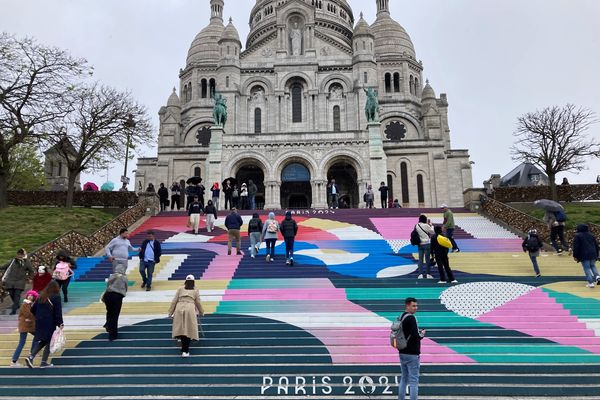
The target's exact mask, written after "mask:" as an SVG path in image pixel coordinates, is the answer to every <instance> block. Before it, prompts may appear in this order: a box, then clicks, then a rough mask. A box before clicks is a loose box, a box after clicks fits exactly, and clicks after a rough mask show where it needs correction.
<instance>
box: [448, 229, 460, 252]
mask: <svg viewBox="0 0 600 400" xmlns="http://www.w3.org/2000/svg"><path fill="white" fill-rule="evenodd" d="M446 237H447V238H448V239H449V240H450V242H451V243H452V250H458V245H457V244H456V241H455V240H454V228H446Z"/></svg>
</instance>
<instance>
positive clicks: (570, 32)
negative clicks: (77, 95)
mask: <svg viewBox="0 0 600 400" xmlns="http://www.w3.org/2000/svg"><path fill="white" fill-rule="evenodd" d="M348 2H349V3H350V5H351V6H352V7H353V9H354V14H355V17H356V19H358V14H359V13H360V12H361V11H363V12H364V13H365V18H366V19H367V21H368V22H369V23H372V22H373V21H374V20H375V12H376V7H375V0H348ZM390 3H391V11H392V16H393V17H394V18H395V19H396V20H397V21H398V22H400V23H401V24H402V25H403V26H404V27H405V29H406V30H407V31H408V33H409V34H410V35H411V37H412V40H413V42H414V45H415V48H416V51H417V57H418V58H419V59H421V60H422V61H423V63H424V67H425V71H424V77H426V78H428V79H429V80H430V81H431V84H432V86H433V88H434V89H435V91H436V93H437V94H438V95H439V94H440V93H447V94H448V100H449V102H450V109H449V116H450V128H451V129H452V136H451V137H452V146H453V148H456V149H462V148H467V149H469V150H470V154H471V159H472V160H473V161H474V162H475V165H474V171H473V179H474V184H475V186H481V184H482V181H483V180H485V179H487V178H489V176H490V175H491V174H492V173H500V174H503V175H504V174H506V173H508V172H509V171H510V170H511V169H512V168H513V166H514V165H515V163H514V162H513V161H512V160H511V158H510V150H509V148H510V146H511V144H512V142H513V137H512V133H513V131H514V128H515V121H516V118H517V117H518V116H519V115H522V114H524V113H526V112H528V111H533V110H536V109H540V108H543V107H545V106H551V105H563V104H566V103H569V102H570V103H574V104H576V105H581V106H584V107H589V108H591V109H592V110H593V111H595V112H597V113H600V1H599V0H418V1H416V0H413V1H408V0H391V1H390ZM254 4H255V1H254V0H225V13H224V14H225V17H226V19H227V18H229V16H231V17H233V20H234V23H235V25H236V27H237V28H238V30H239V32H240V37H241V38H242V42H244V41H245V38H246V36H247V33H248V19H249V14H250V10H251V8H252V6H253V5H254ZM0 10H1V12H0V30H2V31H7V32H10V33H15V34H17V35H19V36H24V35H27V36H33V37H35V38H37V39H38V40H39V41H40V42H43V43H46V44H49V45H55V46H59V47H62V48H66V49H69V50H70V51H71V52H72V54H73V55H76V56H80V57H85V58H87V59H88V60H89V62H90V63H91V64H92V65H94V66H95V71H96V73H95V78H96V79H98V80H100V81H102V82H103V83H105V84H108V85H112V86H115V87H117V88H121V89H127V90H130V91H131V92H132V93H133V94H134V96H135V97H136V98H137V99H138V100H139V101H140V102H142V103H143V104H145V105H146V106H147V107H148V110H149V112H150V114H151V115H152V116H153V118H154V121H155V126H156V129H157V130H158V116H157V113H158V110H159V109H160V107H161V106H162V105H164V104H165V103H166V101H167V98H168V96H169V95H170V93H171V90H172V88H173V87H174V86H177V87H179V84H178V72H179V69H180V68H183V67H184V66H185V59H186V55H187V51H188V48H189V45H190V43H191V42H192V40H193V38H194V36H195V35H196V34H197V33H198V32H199V31H200V30H201V29H202V28H204V27H205V26H206V25H207V24H208V21H209V18H210V8H209V0H18V1H16V0H0ZM590 135H595V136H596V137H600V125H596V126H595V127H594V128H593V129H592V131H590ZM151 145H152V146H154V147H153V148H145V149H144V150H143V155H144V156H155V155H156V147H155V144H151ZM122 169H123V166H122V165H121V166H119V165H118V164H114V165H113V166H112V168H111V169H110V171H109V178H110V179H111V180H112V181H114V182H117V181H118V179H119V176H120V175H121V174H122ZM133 169H135V161H134V162H133V163H130V168H129V173H128V174H129V176H130V177H131V176H132V173H131V171H132V170H133ZM597 174H600V161H598V160H596V161H593V162H590V163H589V169H588V170H587V171H583V172H581V173H580V174H579V175H571V174H568V175H567V176H568V177H569V180H570V181H571V182H580V183H584V182H592V181H595V178H596V175H597ZM562 176H563V175H560V176H559V178H562ZM87 180H93V181H95V182H97V183H103V182H104V181H105V180H106V172H97V173H94V174H84V175H83V177H82V183H83V182H85V181H87Z"/></svg>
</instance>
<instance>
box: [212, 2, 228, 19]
mask: <svg viewBox="0 0 600 400" xmlns="http://www.w3.org/2000/svg"><path fill="white" fill-rule="evenodd" d="M224 7H225V0H210V19H219V20H221V21H223V8H224Z"/></svg>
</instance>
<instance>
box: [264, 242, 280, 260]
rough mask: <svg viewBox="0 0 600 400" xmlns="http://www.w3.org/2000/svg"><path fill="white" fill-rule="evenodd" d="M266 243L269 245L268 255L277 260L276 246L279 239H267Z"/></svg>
mask: <svg viewBox="0 0 600 400" xmlns="http://www.w3.org/2000/svg"><path fill="white" fill-rule="evenodd" d="M265 243H266V244H267V255H268V256H271V258H275V244H276V243H277V239H265Z"/></svg>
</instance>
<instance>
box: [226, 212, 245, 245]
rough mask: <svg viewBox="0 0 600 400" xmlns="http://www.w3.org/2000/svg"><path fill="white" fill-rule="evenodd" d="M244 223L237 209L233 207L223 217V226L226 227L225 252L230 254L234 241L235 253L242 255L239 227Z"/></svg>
mask: <svg viewBox="0 0 600 400" xmlns="http://www.w3.org/2000/svg"><path fill="white" fill-rule="evenodd" d="M242 225H244V221H243V220H242V217H240V215H239V214H238V213H237V209H235V208H233V209H232V210H231V213H230V214H229V215H228V216H227V218H225V228H227V254H228V255H231V247H232V242H233V241H234V240H235V241H236V250H237V251H236V254H237V255H238V256H241V255H242V238H241V235H240V229H241V228H242Z"/></svg>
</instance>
